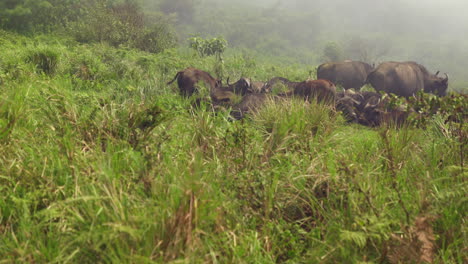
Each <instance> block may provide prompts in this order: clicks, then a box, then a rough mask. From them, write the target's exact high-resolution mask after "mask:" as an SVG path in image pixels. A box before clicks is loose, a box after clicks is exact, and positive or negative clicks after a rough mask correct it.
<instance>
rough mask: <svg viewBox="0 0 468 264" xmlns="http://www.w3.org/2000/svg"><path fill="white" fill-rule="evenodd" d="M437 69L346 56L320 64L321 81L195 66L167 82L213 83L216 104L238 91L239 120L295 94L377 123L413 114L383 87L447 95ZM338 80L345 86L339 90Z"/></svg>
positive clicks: (190, 89)
mask: <svg viewBox="0 0 468 264" xmlns="http://www.w3.org/2000/svg"><path fill="white" fill-rule="evenodd" d="M438 73H439V72H437V73H436V74H431V73H429V72H428V70H427V69H426V68H425V67H424V66H422V65H420V64H417V63H416V62H411V61H409V62H384V63H381V64H380V65H378V66H377V67H375V68H374V67H373V66H371V65H369V64H367V63H364V62H359V61H343V62H330V63H324V64H322V65H320V66H319V67H318V68H317V80H306V81H303V82H292V81H289V80H288V79H286V78H282V77H274V78H272V79H271V80H269V81H267V82H252V81H251V80H249V79H248V78H244V77H242V78H240V79H239V80H238V81H237V82H235V83H233V84H230V83H229V78H228V80H227V85H226V86H223V84H222V82H221V80H219V79H216V78H213V77H212V76H211V75H210V74H209V73H207V72H205V71H202V70H199V69H196V68H192V67H190V68H187V69H185V70H182V71H179V72H178V73H177V74H176V75H175V77H174V78H173V79H172V80H171V81H170V82H168V85H169V84H171V83H173V82H174V81H175V80H177V84H178V87H179V92H180V94H181V95H183V96H191V95H193V94H194V93H196V92H197V83H198V82H199V81H203V82H204V83H206V84H207V85H208V86H209V88H210V97H211V103H212V104H213V105H226V104H229V103H231V102H232V100H233V98H235V97H236V96H242V99H241V101H240V102H239V103H237V104H234V105H231V106H232V112H231V115H232V116H233V117H234V118H236V119H241V118H243V116H244V115H245V113H248V112H253V111H255V110H257V109H258V108H259V107H260V106H262V105H263V104H264V103H265V102H267V100H282V99H284V98H288V97H291V96H296V97H302V98H304V99H305V100H309V99H314V100H317V101H318V102H319V103H324V104H330V105H334V106H335V107H336V108H337V109H338V110H340V111H341V112H343V114H344V116H345V118H346V119H347V120H348V121H349V122H355V123H359V124H362V125H367V126H378V125H380V124H381V123H382V122H384V121H386V120H387V121H392V122H395V123H401V122H403V121H404V120H405V119H406V117H407V116H408V114H409V113H408V110H407V109H404V108H403V107H392V108H389V107H388V104H387V102H386V100H387V97H385V96H383V95H382V94H383V93H379V92H386V93H393V94H395V95H397V96H401V97H406V98H408V97H410V96H413V95H415V94H416V93H417V92H418V91H424V92H427V93H433V94H435V95H438V96H445V95H446V92H447V88H448V75H447V74H445V76H444V77H439V76H438ZM335 84H336V85H340V86H342V87H343V88H344V90H343V91H341V92H337V89H336V86H335ZM365 84H370V85H371V86H372V87H374V89H375V90H376V91H377V92H369V91H360V89H361V87H362V86H364V85H365ZM275 85H282V86H283V87H286V88H287V91H286V92H283V93H280V94H277V95H272V93H271V91H272V88H273V87H275Z"/></svg>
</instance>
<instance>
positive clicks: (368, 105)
mask: <svg viewBox="0 0 468 264" xmlns="http://www.w3.org/2000/svg"><path fill="white" fill-rule="evenodd" d="M379 103H380V98H379V99H378V100H377V103H375V104H372V103H370V102H367V103H366V106H364V109H367V108H376V107H377V106H378V105H379Z"/></svg>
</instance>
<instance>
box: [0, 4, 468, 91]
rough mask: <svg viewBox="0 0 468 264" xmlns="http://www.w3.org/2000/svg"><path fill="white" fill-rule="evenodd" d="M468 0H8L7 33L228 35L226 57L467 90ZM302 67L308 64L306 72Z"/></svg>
mask: <svg viewBox="0 0 468 264" xmlns="http://www.w3.org/2000/svg"><path fill="white" fill-rule="evenodd" d="M467 14H468V1H466V0H445V1H440V0H393V1H386V0H354V1H350V0H235V1H233V0H0V29H5V30H11V31H16V32H18V33H20V34H25V35H33V36H34V35H38V34H61V35H63V36H65V37H71V38H73V39H74V40H76V41H78V42H80V43H96V42H99V43H106V44H108V45H111V46H114V47H129V48H136V49H139V50H143V51H146V52H151V53H159V52H163V51H164V50H167V49H173V48H176V49H178V50H179V51H180V52H184V51H183V50H184V49H188V40H187V39H188V38H190V37H193V36H200V37H202V38H213V37H222V38H224V39H226V40H227V41H228V45H229V47H228V49H227V50H226V53H227V54H229V55H233V56H244V57H245V58H248V59H249V60H268V61H269V62H271V63H273V64H278V66H281V64H284V63H286V64H301V65H304V64H305V65H306V67H307V68H309V67H310V68H309V69H308V70H312V71H313V69H314V68H315V67H317V66H318V65H319V64H321V63H324V62H327V61H340V60H346V59H351V60H361V61H365V62H368V63H370V64H375V65H378V64H379V63H381V62H383V61H389V60H393V61H407V60H412V61H416V62H418V63H420V64H423V65H425V66H426V67H427V68H428V69H429V70H430V71H432V72H435V71H438V70H440V72H441V73H445V72H446V73H448V74H449V75H450V81H449V86H450V88H451V89H454V90H458V91H460V90H462V89H468V74H467V69H468V37H467V32H468V16H467ZM301 67H302V66H301Z"/></svg>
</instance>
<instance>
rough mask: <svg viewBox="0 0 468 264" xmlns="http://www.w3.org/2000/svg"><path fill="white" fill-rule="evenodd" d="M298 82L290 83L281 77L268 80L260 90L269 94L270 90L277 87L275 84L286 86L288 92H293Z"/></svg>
mask: <svg viewBox="0 0 468 264" xmlns="http://www.w3.org/2000/svg"><path fill="white" fill-rule="evenodd" d="M299 83H300V82H292V81H290V80H288V79H286V78H283V77H274V78H272V79H270V80H269V81H268V82H266V83H265V85H264V86H263V88H262V90H263V92H266V93H269V92H271V90H272V88H273V87H274V86H275V85H277V84H282V85H284V86H286V87H287V88H288V89H289V90H294V88H295V87H296V86H297V84H299Z"/></svg>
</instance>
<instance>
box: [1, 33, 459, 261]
mask: <svg viewBox="0 0 468 264" xmlns="http://www.w3.org/2000/svg"><path fill="white" fill-rule="evenodd" d="M224 61H225V63H224V69H225V76H230V77H231V80H233V79H237V78H238V77H240V76H248V77H251V78H253V79H254V80H267V79H269V78H270V77H273V76H284V77H287V78H290V79H292V80H303V79H306V78H307V77H308V76H309V74H310V73H309V71H311V70H313V69H312V68H311V67H310V66H308V65H300V64H297V65H294V64H290V63H288V62H287V61H285V60H283V59H282V58H258V57H255V56H253V55H251V54H248V53H246V52H241V51H231V52H230V53H229V54H227V55H226V56H225V58H224ZM213 65H215V60H214V58H212V57H205V58H199V57H198V56H197V55H195V54H194V53H192V52H190V51H187V50H184V49H169V50H166V51H164V52H162V53H159V54H150V53H145V52H141V51H137V50H133V49H125V48H120V49H117V48H113V47H109V46H106V45H103V44H88V45H83V44H77V43H76V42H74V41H72V40H69V39H64V38H58V37H54V36H48V35H47V36H42V37H35V38H27V37H23V36H20V35H15V34H11V33H7V32H4V31H0V263H398V262H401V263H411V262H417V261H420V260H421V261H428V262H433V263H463V262H466V261H468V259H467V256H466V248H467V245H468V243H467V242H468V241H467V234H466V232H467V225H466V213H465V212H467V211H468V206H467V201H466V193H467V191H468V185H467V181H466V179H467V176H468V175H467V171H466V169H465V168H464V164H466V155H465V152H466V129H467V128H466V126H465V125H464V124H463V123H461V124H459V125H460V127H453V126H452V125H450V124H449V123H444V122H443V120H444V118H445V117H443V116H440V115H434V116H433V117H431V118H430V119H429V120H428V124H427V126H426V127H425V128H416V127H413V126H405V127H403V128H399V129H396V128H393V127H391V126H386V127H381V128H374V129H371V128H367V127H363V126H359V125H349V124H346V123H345V121H344V120H343V118H342V116H341V115H340V114H339V113H337V112H336V111H335V110H334V109H333V108H332V107H329V106H324V105H320V104H316V103H311V104H306V103H304V102H303V101H299V100H291V101H285V102H270V103H268V104H267V105H266V106H265V107H264V108H262V109H261V110H260V111H259V112H258V113H257V114H254V115H252V116H250V117H249V118H247V119H244V120H242V121H235V122H233V121H232V120H231V119H230V118H229V112H228V110H226V111H219V112H216V113H213V111H212V110H211V109H210V108H209V107H206V108H202V109H194V108H192V107H191V106H190V105H191V100H190V99H184V98H181V97H180V96H179V95H178V94H177V87H176V86H175V85H173V86H167V85H166V84H165V83H166V82H167V81H169V80H171V79H172V77H173V76H174V74H175V73H176V72H177V71H178V70H181V69H183V68H185V67H188V66H193V67H197V68H200V69H204V70H207V71H209V72H214V70H213V67H214V66H213Z"/></svg>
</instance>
